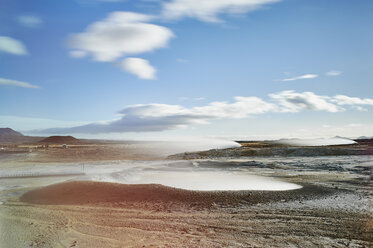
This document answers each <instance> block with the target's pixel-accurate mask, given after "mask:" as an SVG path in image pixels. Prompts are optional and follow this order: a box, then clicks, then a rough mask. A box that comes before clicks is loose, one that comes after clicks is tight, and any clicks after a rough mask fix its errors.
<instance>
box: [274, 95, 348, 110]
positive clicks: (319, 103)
mask: <svg viewBox="0 0 373 248" xmlns="http://www.w3.org/2000/svg"><path fill="white" fill-rule="evenodd" d="M269 96H270V97H271V98H272V99H274V100H276V101H277V102H278V104H279V105H280V106H281V111H283V112H299V111H301V110H303V109H307V110H314V111H327V112H334V113H335V112H339V111H343V108H341V107H339V106H337V105H335V104H333V103H331V102H330V98H329V97H327V96H320V95H316V94H315V93H313V92H302V93H297V92H294V91H292V90H286V91H282V92H279V93H275V94H270V95H269Z"/></svg>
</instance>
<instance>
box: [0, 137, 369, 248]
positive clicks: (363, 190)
mask: <svg viewBox="0 0 373 248" xmlns="http://www.w3.org/2000/svg"><path fill="white" fill-rule="evenodd" d="M263 147H264V148H263ZM263 147H259V148H258V147H257V143H256V144H255V147H250V145H246V146H245V147H244V148H237V149H233V150H223V151H217V150H214V151H210V152H207V153H206V152H205V153H202V154H201V153H199V154H197V155H196V154H193V156H192V157H188V156H189V155H188V154H184V153H183V154H181V155H175V156H173V157H171V158H172V159H173V160H174V159H192V160H191V161H190V163H191V164H192V163H198V164H199V167H201V168H208V167H209V166H212V165H213V166H220V167H224V168H226V167H227V166H232V167H235V168H236V167H237V168H245V170H249V171H251V172H252V173H254V174H257V175H261V176H269V175H270V176H272V177H276V178H278V179H281V180H283V181H286V182H291V183H296V184H299V185H302V186H303V187H302V188H301V189H296V190H288V191H207V192H206V191H188V190H182V189H176V188H171V187H166V186H162V185H159V184H148V185H128V184H118V183H108V182H92V181H81V180H78V181H77V180H71V179H70V180H67V181H66V180H64V179H61V177H58V176H56V178H53V177H52V178H49V179H48V180H51V181H54V180H55V181H56V182H60V183H57V184H52V183H48V185H49V186H46V187H40V185H39V184H38V182H40V178H38V177H35V178H27V180H28V181H27V182H32V183H30V184H27V185H28V186H22V185H21V186H18V187H13V188H6V189H3V191H2V192H3V193H2V195H1V196H2V198H1V199H2V202H1V204H0V247H6V248H7V247H373V211H372V206H373V205H372V199H373V192H372V186H373V184H372V168H373V163H372V156H371V155H351V154H349V153H348V154H345V155H344V154H339V156H332V155H330V154H329V152H330V151H328V152H326V153H325V154H327V155H329V156H325V157H321V156H315V157H309V156H308V157H304V156H299V153H301V154H302V152H300V150H297V149H298V148H294V150H297V151H296V153H295V154H294V156H290V157H278V156H275V157H274V156H273V154H269V155H268V156H264V157H257V156H256V155H257V154H258V153H260V152H261V151H262V150H261V149H267V150H266V151H265V152H264V153H265V154H267V153H268V151H269V150H268V149H271V147H269V148H268V147H267V146H266V145H265V146H263ZM276 149H277V148H276ZM281 149H282V148H281ZM299 149H300V148H299ZM323 149H324V148H320V150H323ZM325 149H330V148H325ZM331 149H336V148H331ZM341 149H347V150H348V149H352V150H358V151H361V150H364V149H365V150H368V151H370V150H369V149H371V147H370V146H369V147H347V148H346V147H342V148H341ZM248 150H250V152H247V151H248ZM286 150H287V151H286V152H287V153H289V149H288V148H286ZM25 151H27V153H24V152H25ZM343 151H345V150H343ZM276 152H279V151H278V150H276ZM308 152H309V151H308ZM332 152H335V150H333V151H332ZM238 153H243V154H244V155H243V156H242V155H240V156H237V154H238ZM227 154H228V155H227ZM232 154H234V156H231V155H232ZM247 154H253V155H254V157H250V156H248V155H247ZM167 155H168V154H167ZM167 155H166V153H164V152H162V150H161V149H160V148H159V146H157V147H154V146H153V145H152V144H149V143H147V144H123V143H121V144H110V143H107V144H106V143H105V144H103V143H97V144H95V143H91V144H75V145H73V144H72V145H69V147H68V148H67V149H62V148H61V146H60V145H59V144H50V145H49V146H48V148H45V147H41V146H40V145H39V144H26V145H25V144H24V145H17V146H9V149H8V152H7V153H6V154H5V152H4V154H3V155H2V156H3V158H2V159H1V160H0V164H1V168H2V169H3V171H6V170H7V169H14V168H17V167H20V168H21V167H22V168H27V166H29V167H30V168H32V166H35V165H38V166H44V165H45V167H46V168H48V166H49V164H50V163H53V164H54V166H56V164H57V166H58V164H59V163H61V164H62V163H77V164H79V163H81V162H88V161H89V162H97V161H122V160H165V159H167ZM195 156H199V157H198V158H195ZM314 161H317V162H314ZM188 163H189V162H188ZM346 164H347V165H348V166H345V165H346ZM0 180H3V181H4V180H8V181H9V180H19V181H21V182H23V181H22V180H26V179H23V178H21V179H16V178H6V179H0ZM8 181H6V182H5V183H4V184H6V183H7V182H8ZM9 182H10V181H9ZM20 184H22V183H20Z"/></svg>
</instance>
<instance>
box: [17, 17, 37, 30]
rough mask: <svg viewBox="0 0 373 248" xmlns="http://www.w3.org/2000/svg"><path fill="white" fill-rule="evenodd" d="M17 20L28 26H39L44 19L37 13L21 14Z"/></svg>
mask: <svg viewBox="0 0 373 248" xmlns="http://www.w3.org/2000/svg"><path fill="white" fill-rule="evenodd" d="M17 21H18V23H19V24H20V25H22V26H24V27H27V28H37V27H40V26H41V24H42V23H43V20H42V19H41V18H40V17H38V16H36V15H20V16H18V17H17Z"/></svg>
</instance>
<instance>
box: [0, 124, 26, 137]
mask: <svg viewBox="0 0 373 248" xmlns="http://www.w3.org/2000/svg"><path fill="white" fill-rule="evenodd" d="M23 136H24V135H23V134H21V133H20V132H17V131H14V130H13V129H11V128H9V127H6V128H0V139H1V138H8V137H23Z"/></svg>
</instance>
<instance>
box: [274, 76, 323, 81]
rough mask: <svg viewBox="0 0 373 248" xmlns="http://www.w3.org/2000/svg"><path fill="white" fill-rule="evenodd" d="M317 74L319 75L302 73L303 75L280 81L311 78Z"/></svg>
mask: <svg viewBox="0 0 373 248" xmlns="http://www.w3.org/2000/svg"><path fill="white" fill-rule="evenodd" d="M318 76H319V75H317V74H304V75H301V76H297V77H291V78H285V79H281V80H280V81H282V82H287V81H296V80H301V79H312V78H317V77H318Z"/></svg>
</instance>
